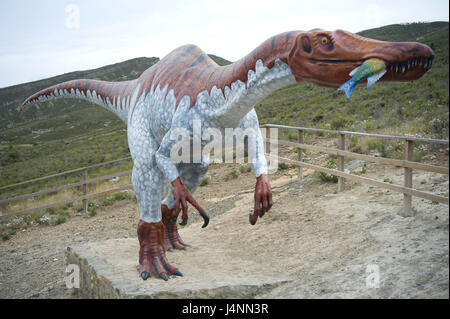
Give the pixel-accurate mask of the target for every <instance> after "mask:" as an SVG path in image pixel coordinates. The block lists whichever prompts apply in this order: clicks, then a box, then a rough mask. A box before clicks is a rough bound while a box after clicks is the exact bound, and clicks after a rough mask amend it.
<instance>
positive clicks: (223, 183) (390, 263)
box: [0, 163, 449, 298]
mask: <svg viewBox="0 0 450 319" xmlns="http://www.w3.org/2000/svg"><path fill="white" fill-rule="evenodd" d="M351 166H352V164H351V163H350V166H349V167H351ZM233 167H236V166H235V165H234V166H233V165H225V164H221V165H213V166H212V167H211V169H210V170H209V172H208V175H209V177H210V183H209V184H208V185H206V186H204V187H200V188H199V189H198V191H197V192H196V194H195V195H196V198H197V200H198V201H199V202H200V203H201V204H202V205H203V207H205V208H206V209H207V210H208V212H209V213H210V216H211V221H210V225H209V226H208V227H207V228H205V229H204V230H200V225H201V220H200V218H199V216H198V214H197V213H196V212H195V211H194V210H193V209H192V208H191V209H190V224H189V225H188V226H186V227H184V229H182V230H181V235H182V237H183V238H185V240H186V241H188V242H190V243H191V244H193V248H191V249H192V250H191V251H193V252H194V253H195V252H196V250H202V249H205V250H206V249H209V250H210V252H208V255H207V257H208V258H205V259H206V260H204V263H203V264H202V267H203V269H204V271H205V272H206V273H208V272H211V271H214V272H216V273H217V276H220V271H221V269H217V268H214V267H215V266H214V265H216V262H217V260H222V259H226V258H239V259H240V260H245V261H246V264H247V265H249V267H252V265H255V267H256V268H258V269H263V272H262V274H263V275H264V274H267V277H271V278H274V276H275V277H276V276H279V278H281V279H282V280H280V283H279V284H277V285H269V286H267V287H265V286H264V288H263V289H258V291H257V294H256V295H252V297H257V298H260V297H265V298H366V297H369V298H449V288H448V287H449V264H448V251H449V247H448V246H449V227H448V226H449V215H448V206H447V205H443V204H436V203H432V202H430V201H427V200H422V199H419V198H413V206H414V208H415V211H416V213H415V216H413V217H401V216H400V215H399V214H398V213H399V212H400V211H401V209H402V204H403V195H402V194H397V193H393V192H389V191H386V190H383V189H380V188H376V187H372V186H368V185H363V184H354V183H350V182H347V183H346V188H345V191H343V192H340V193H337V192H336V188H337V186H336V184H333V183H324V182H322V181H321V180H319V179H318V178H317V177H315V176H313V175H312V172H311V171H308V170H306V171H304V172H303V173H304V177H303V178H302V179H301V180H299V179H298V178H297V170H296V169H295V168H289V169H284V170H279V171H278V172H277V173H275V174H273V175H271V176H270V180H271V183H272V188H273V192H274V200H275V204H274V206H273V208H272V210H271V211H270V212H269V213H268V214H267V215H266V216H264V217H263V218H262V219H260V220H259V221H258V223H257V224H256V225H255V226H251V225H250V224H249V223H248V214H249V213H250V212H251V209H252V207H253V204H252V201H253V188H254V183H255V180H254V177H253V176H252V172H244V173H239V176H238V177H237V178H233V177H231V174H230V171H231V170H232V168H233ZM353 168H354V169H355V172H356V173H361V167H360V166H359V165H353ZM365 170H366V172H365V173H364V176H367V177H371V178H376V179H378V180H385V179H386V178H388V181H390V182H393V183H395V184H400V185H402V184H403V169H401V168H395V167H387V166H381V165H372V164H370V165H367V168H365ZM238 171H239V170H238ZM414 186H415V187H417V188H419V189H423V190H427V191H432V192H434V193H436V194H441V195H444V194H446V195H447V196H448V189H449V184H448V177H447V176H441V175H436V174H431V173H425V172H417V173H416V172H415V173H414ZM138 216H139V215H138V210H137V206H136V204H135V203H134V202H131V201H121V202H118V203H116V204H115V205H114V206H111V207H108V209H107V210H103V211H99V213H98V214H97V215H96V216H93V217H91V216H75V217H72V218H70V219H68V221H67V222H65V223H63V224H60V225H57V226H43V225H40V226H33V227H30V228H28V229H25V230H23V231H19V232H18V233H17V234H16V235H14V236H12V237H11V238H10V239H9V240H7V241H3V242H0V298H77V294H76V293H75V294H73V293H71V292H70V291H69V290H67V289H66V287H65V280H64V278H65V272H64V271H65V260H64V251H65V249H66V248H67V247H68V246H73V245H77V244H83V243H90V242H96V241H103V240H106V239H113V238H135V237H136V227H137V222H138ZM170 254H171V253H168V258H169V260H170V258H171V255H170ZM172 254H176V255H172V256H176V258H175V257H172V259H175V260H178V259H179V260H183V259H188V258H190V257H189V256H190V255H189V249H188V250H187V251H185V252H175V253H172ZM214 254H216V256H214ZM179 256H181V257H179ZM136 258H137V256H136ZM233 265H234V266H233V267H235V264H233ZM223 267H224V268H223V271H228V270H230V269H227V264H226V263H225V264H223ZM230 267H231V266H230ZM374 267H375V268H376V269H378V270H379V279H380V283H379V288H370V286H367V284H366V280H367V279H368V278H370V273H369V272H368V271H370V270H371V269H375V268H374ZM180 269H181V266H180ZM182 270H183V272H184V273H185V274H186V273H189V269H182ZM235 271H236V272H240V271H242V272H245V271H246V270H245V269H244V267H243V268H242V269H235ZM278 274H279V275H278ZM191 279H192V278H191ZM151 280H156V279H151ZM177 280H178V279H177ZM262 281H264V280H262ZM372 283H373V282H372ZM261 284H264V282H262V283H261Z"/></svg>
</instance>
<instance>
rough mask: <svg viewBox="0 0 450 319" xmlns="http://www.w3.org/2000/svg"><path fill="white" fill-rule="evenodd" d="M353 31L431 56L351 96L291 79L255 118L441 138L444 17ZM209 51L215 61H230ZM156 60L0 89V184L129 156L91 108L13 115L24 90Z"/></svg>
mask: <svg viewBox="0 0 450 319" xmlns="http://www.w3.org/2000/svg"><path fill="white" fill-rule="evenodd" d="M359 34H360V35H363V36H369V37H372V38H375V39H381V40H394V41H419V42H422V43H425V44H428V45H429V46H430V47H432V48H433V49H434V51H435V55H436V58H435V60H434V64H433V68H432V69H431V70H430V71H429V72H427V74H426V75H425V76H424V77H423V78H421V79H420V80H418V81H415V82H412V83H377V84H376V85H375V86H374V87H373V88H372V89H371V91H370V92H367V90H366V89H365V88H363V87H359V88H357V89H356V90H355V93H354V94H353V97H352V99H351V100H350V101H347V100H346V99H345V96H344V95H343V94H340V93H339V92H336V91H335V90H331V89H327V88H320V87H317V86H314V85H312V84H307V83H300V84H296V85H293V86H290V87H287V88H284V89H281V90H279V91H277V92H275V93H274V94H272V95H271V96H269V97H268V98H266V99H265V100H263V101H262V102H261V103H259V104H258V105H256V107H255V108H256V111H257V113H258V116H259V118H260V123H262V124H264V123H269V122H270V123H279V124H286V125H303V126H311V127H320V128H332V129H350V130H359V131H366V132H384V133H388V134H404V133H408V134H418V135H422V136H428V137H436V138H447V139H448V126H449V124H448V116H449V113H448V112H449V75H448V50H449V31H448V22H433V23H412V24H402V25H390V26H384V27H381V28H377V29H371V30H365V31H362V32H360V33H359ZM244 53H245V52H243V54H244ZM211 57H212V58H213V59H214V60H215V61H216V62H217V63H218V64H222V65H223V64H227V63H229V61H227V60H225V59H223V58H220V57H218V56H214V55H211ZM158 60H159V59H158V58H136V59H132V60H128V61H125V62H122V63H117V64H114V65H108V66H105V67H102V68H99V69H95V70H88V71H79V72H71V73H67V74H63V75H60V76H57V77H53V78H49V79H45V80H41V81H35V82H30V83H25V84H21V85H16V86H12V87H8V88H3V89H0V109H1V112H0V141H1V142H0V175H1V177H2V178H1V179H0V186H1V185H7V184H11V183H14V182H19V181H22V180H27V179H31V178H36V177H39V176H43V175H49V174H52V173H56V172H61V171H65V170H69V169H73V168H77V167H80V166H85V165H89V164H94V163H98V162H103V161H107V160H111V159H115V158H119V157H125V156H129V151H128V145H127V141H126V134H125V125H124V124H123V123H122V122H121V121H120V120H119V119H118V118H116V117H115V116H114V115H112V114H111V113H109V112H107V111H106V110H103V109H102V108H99V107H98V106H94V105H93V104H89V103H87V102H86V101H76V100H72V99H67V100H55V101H49V102H46V103H39V105H37V106H35V107H33V108H30V109H29V110H28V111H27V112H25V114H24V115H23V116H18V113H17V111H16V107H17V106H18V105H19V104H20V103H21V102H22V101H23V100H24V99H25V98H26V97H27V96H29V95H31V94H32V93H34V92H36V91H38V90H40V89H42V88H45V87H48V86H50V85H52V84H55V83H59V82H62V81H66V80H71V79H75V78H92V79H100V80H109V81H120V80H127V79H133V78H136V77H138V76H139V75H140V74H141V73H142V72H143V71H144V70H145V69H147V68H148V67H149V66H151V65H153V64H154V63H156V62H157V61H158ZM294 133H295V132H294ZM281 134H282V136H283V134H284V133H283V132H281ZM283 137H284V136H283ZM287 137H291V138H295V136H293V135H292V136H287ZM3 195H4V194H3Z"/></svg>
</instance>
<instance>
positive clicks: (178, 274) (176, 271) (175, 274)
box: [173, 269, 183, 277]
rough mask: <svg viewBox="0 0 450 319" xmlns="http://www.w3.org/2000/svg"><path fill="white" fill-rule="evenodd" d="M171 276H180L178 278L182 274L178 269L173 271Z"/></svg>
mask: <svg viewBox="0 0 450 319" xmlns="http://www.w3.org/2000/svg"><path fill="white" fill-rule="evenodd" d="M173 274H174V276H180V277H183V274H182V273H181V271H179V270H178V269H177V270H175V271H174V272H173Z"/></svg>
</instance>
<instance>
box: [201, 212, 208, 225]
mask: <svg viewBox="0 0 450 319" xmlns="http://www.w3.org/2000/svg"><path fill="white" fill-rule="evenodd" d="M200 215H201V216H202V217H203V225H202V228H205V227H206V226H208V224H209V216H208V214H207V213H205V212H201V213H200Z"/></svg>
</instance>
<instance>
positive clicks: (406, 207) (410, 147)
mask: <svg viewBox="0 0 450 319" xmlns="http://www.w3.org/2000/svg"><path fill="white" fill-rule="evenodd" d="M413 152H414V141H411V140H406V141H405V160H407V161H412V160H413ZM404 170H405V182H404V186H405V187H408V188H412V186H413V182H412V177H413V173H412V168H409V167H405V168H404ZM412 215H413V209H412V196H411V195H408V194H403V216H405V217H408V216H412Z"/></svg>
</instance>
